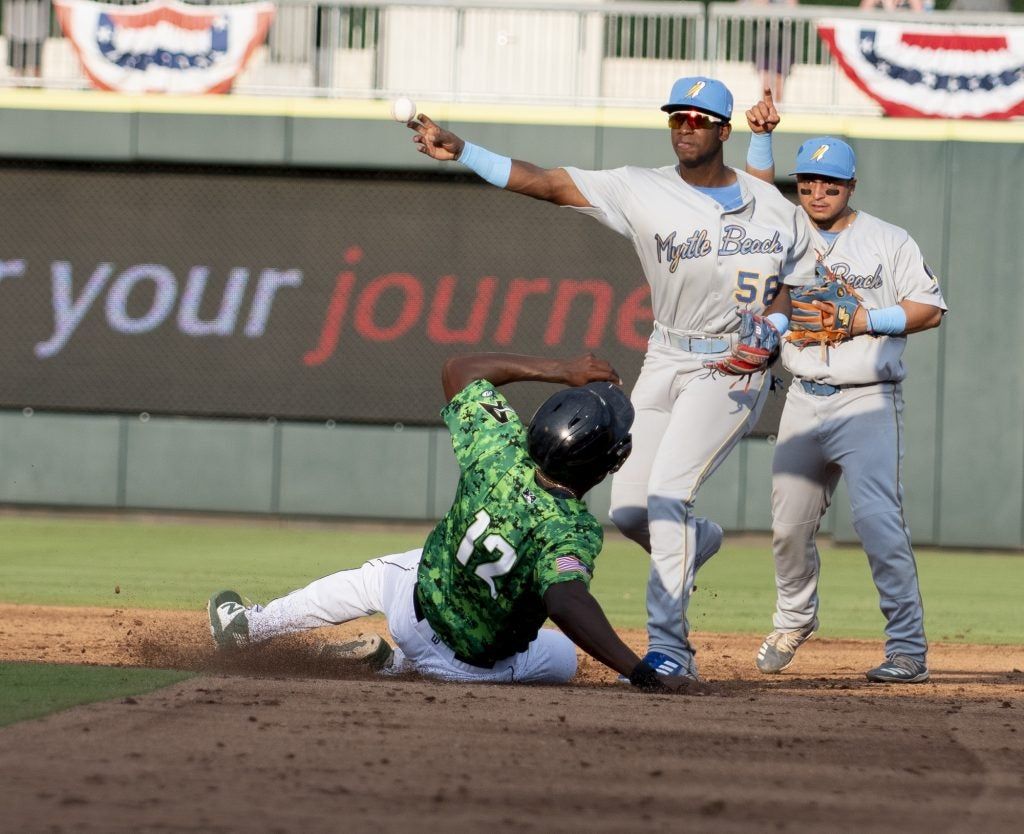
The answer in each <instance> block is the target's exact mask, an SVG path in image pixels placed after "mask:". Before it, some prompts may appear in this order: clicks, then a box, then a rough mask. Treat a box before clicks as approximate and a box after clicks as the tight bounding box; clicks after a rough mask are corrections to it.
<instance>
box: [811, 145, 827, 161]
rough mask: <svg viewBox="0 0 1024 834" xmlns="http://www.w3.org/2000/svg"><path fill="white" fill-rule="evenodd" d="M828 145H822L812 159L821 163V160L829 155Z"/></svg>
mask: <svg viewBox="0 0 1024 834" xmlns="http://www.w3.org/2000/svg"><path fill="white" fill-rule="evenodd" d="M828 148H829V146H828V145H822V146H821V147H820V148H818V150H816V151H815V152H814V153H812V154H811V159H813V160H814V161H815V162H821V158H822V157H823V156H824V155H825V154H826V153H828Z"/></svg>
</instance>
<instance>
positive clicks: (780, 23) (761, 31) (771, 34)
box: [750, 0, 920, 101]
mask: <svg viewBox="0 0 1024 834" xmlns="http://www.w3.org/2000/svg"><path fill="white" fill-rule="evenodd" d="M750 2H751V3H754V4H755V5H758V6H796V5H797V4H798V2H799V0H750ZM918 2H920V0H918ZM756 25H757V28H756V30H755V31H756V34H755V37H754V62H755V63H756V64H757V69H758V71H759V72H760V73H761V88H762V89H771V91H772V93H773V94H774V95H775V101H782V94H783V86H784V84H785V81H786V78H787V77H788V76H789V71H790V69H791V68H792V66H793V27H792V26H791V25H790V24H789V23H788V22H787V21H784V20H782V19H781V18H777V17H769V18H767V19H765V20H759V21H757V24H756Z"/></svg>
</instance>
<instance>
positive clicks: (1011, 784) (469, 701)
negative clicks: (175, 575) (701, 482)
mask: <svg viewBox="0 0 1024 834" xmlns="http://www.w3.org/2000/svg"><path fill="white" fill-rule="evenodd" d="M375 627H376V628H377V629H382V628H383V622H382V621H377V622H374V621H363V622H362V623H358V624H351V625H350V626H348V627H342V628H339V629H337V630H333V629H332V630H330V633H329V634H325V633H320V634H318V635H317V638H316V639H318V640H324V639H336V638H337V637H338V636H340V635H347V634H354V633H358V632H359V631H362V630H368V629H369V630H373V629H374V628H375ZM206 629H207V626H206V622H205V617H204V616H203V615H202V614H201V613H194V612H168V611H152V610H127V609H126V610H117V611H112V610H109V609H84V608H39V607H32V606H12V605H0V659H3V660H31V661H40V662H53V663H57V662H59V663H99V664H113V665H144V666H156V667H166V668H177V669H191V670H194V671H196V672H198V673H199V676H198V677H196V678H192V679H190V680H187V681H185V682H182V683H179V684H176V685H173V686H171V687H168V688H166V689H163V690H160V691H158V692H154V693H151V694H149V695H145V696H138V697H135V698H126V699H123V700H119V701H115V702H107V703H102V704H93V705H90V706H84V707H78V708H75V709H72V710H68V711H66V712H63V713H59V714H56V715H51V716H49V717H46V718H43V719H39V720H36V721H28V722H23V723H21V724H16V725H14V726H11V727H7V728H5V729H3V730H0V807H2V808H3V814H2V819H0V830H4V831H8V830H9V831H97V832H101V831H102V832H107V831H181V832H186V831H187V832H195V831H202V832H222V831H223V832H227V831H242V830H245V831H266V832H320V831H324V832H326V831H344V832H350V831H353V832H362V831H367V832H369V831H375V832H390V831H425V832H432V831H452V830H460V831H484V830H486V831H489V832H493V831H495V830H515V831H574V832H575V831H588V832H597V831H602V832H603V831H616V832H617V831H639V830H654V829H657V830H669V831H672V830H684V829H685V830H687V831H708V832H759V831H801V832H805V831H827V832H833V831H877V830H901V831H908V832H918V831H921V832H926V831H927V832H968V831H969V832H1001V831H1007V832H1010V831H1013V832H1016V831H1019V830H1020V821H1021V819H1022V818H1024V721H1022V720H1021V715H1022V711H1024V672H1022V671H1021V670H1022V669H1024V649H1022V648H1021V647H997V646H966V645H960V644H956V645H954V644H939V645H934V646H933V647H932V651H931V655H930V666H931V669H932V675H933V678H932V681H931V682H929V683H926V684H919V685H916V686H910V687H887V686H882V685H870V684H868V683H867V682H866V681H865V680H864V676H863V671H864V670H865V669H867V668H868V667H870V666H872V665H874V664H875V663H877V662H878V661H879V660H880V659H881V643H880V641H878V642H871V641H846V640H843V641H826V640H818V639H815V640H812V641H810V642H809V643H808V644H807V645H806V646H804V648H802V649H801V650H800V655H799V657H798V659H797V661H796V663H794V665H793V667H791V669H790V670H788V671H787V672H786V673H783V674H782V675H779V676H775V677H765V676H762V675H759V674H758V673H757V672H756V670H755V669H754V667H753V656H754V653H755V652H756V650H757V646H758V643H759V638H758V637H756V636H751V635H742V636H737V635H715V634H696V635H695V640H696V643H697V644H698V646H699V647H700V652H699V655H698V657H699V660H700V661H701V669H702V672H703V674H704V675H705V676H706V678H707V679H708V681H709V685H708V688H709V694H707V695H704V696H700V697H696V696H644V695H642V694H639V693H636V692H634V691H632V690H630V689H628V688H626V687H622V686H620V685H618V684H616V683H614V675H612V674H611V673H610V672H608V671H607V670H605V669H604V668H603V667H601V666H599V665H598V664H596V663H594V662H592V661H589V660H586V659H584V660H582V661H581V666H580V672H579V675H578V676H577V681H576V682H575V683H574V685H571V686H561V687H513V686H505V687H502V686H467V685H455V684H440V683H436V682H431V681H426V680H422V679H419V678H396V679H379V678H376V677H375V676H373V675H372V674H370V673H365V672H362V671H360V670H353V669H351V668H345V667H338V666H337V665H333V666H330V665H327V664H325V663H324V662H322V661H320V660H319V657H318V654H317V644H316V642H315V641H312V640H303V641H293V642H291V643H286V644H281V645H275V646H273V647H267V650H266V651H262V652H259V653H258V654H257V653H251V654H242V655H239V656H237V657H235V658H234V659H233V660H230V661H226V660H224V659H223V658H220V657H218V656H216V655H215V654H214V653H213V651H212V648H211V647H210V645H209V637H208V632H207V630H206ZM624 636H625V637H626V639H627V642H630V643H631V644H632V645H633V646H634V647H635V648H637V649H640V648H642V645H643V643H644V639H645V638H644V635H643V634H642V633H641V632H626V633H625V635H624Z"/></svg>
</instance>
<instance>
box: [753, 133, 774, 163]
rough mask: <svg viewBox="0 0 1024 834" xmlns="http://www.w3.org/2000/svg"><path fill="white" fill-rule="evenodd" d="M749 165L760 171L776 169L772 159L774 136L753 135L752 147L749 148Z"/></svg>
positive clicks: (764, 134) (768, 134)
mask: <svg viewBox="0 0 1024 834" xmlns="http://www.w3.org/2000/svg"><path fill="white" fill-rule="evenodd" d="M747 165H749V166H750V167H751V168H756V169H757V170H758V171H766V170H768V169H769V168H774V167H775V159H774V158H773V157H772V135H771V134H770V133H751V134H750V146H749V147H748V148H747Z"/></svg>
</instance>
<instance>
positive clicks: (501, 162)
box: [407, 113, 590, 208]
mask: <svg viewBox="0 0 1024 834" xmlns="http://www.w3.org/2000/svg"><path fill="white" fill-rule="evenodd" d="M407 124H408V126H409V128H410V129H411V130H413V131H415V136H413V137H412V141H413V142H415V143H416V149H417V150H418V151H419V152H420V153H422V154H426V155H427V156H429V157H430V158H431V159H437V160H440V161H442V162H445V161H449V160H457V161H459V162H462V163H464V164H465V165H467V166H468V167H469V168H471V169H472V170H473V171H475V172H476V173H477V174H479V175H480V176H481V177H483V178H484V179H485V180H487V181H488V182H489V183H491V184H492V185H497V186H498V187H499V188H505V189H508V190H509V191H515V192H516V193H518V194H525V195H526V196H527V197H534V198H535V199H537V200H546V201H547V202H549V203H555V204H556V205H559V206H576V207H577V208H586V207H587V206H589V205H590V203H588V202H587V200H586V198H585V197H584V196H583V194H582V193H581V192H580V190H579V189H578V188H577V187H576V183H575V182H573V180H572V177H570V176H569V174H568V172H567V171H566V170H565V169H564V168H541V167H539V166H537V165H534V164H532V163H530V162H522V161H520V160H518V159H509V158H508V157H504V156H498V155H497V154H494V153H491V152H490V151H488V150H486V149H485V148H481V147H478V146H476V145H471V144H469V143H467V142H466V141H465V140H464V139H462V138H460V137H458V136H456V135H455V134H454V133H452V132H451V131H450V130H446V129H445V128H443V127H441V126H440V125H438V124H436V123H435V122H434V121H433V120H432V119H430V118H429V117H428V116H425V115H424V114H423V113H420V114H419V115H418V116H417V117H416V119H414V120H413V121H411V122H408V123H407Z"/></svg>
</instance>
